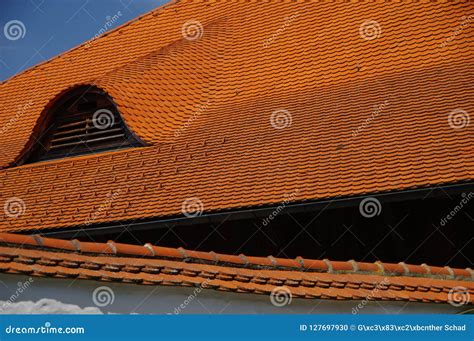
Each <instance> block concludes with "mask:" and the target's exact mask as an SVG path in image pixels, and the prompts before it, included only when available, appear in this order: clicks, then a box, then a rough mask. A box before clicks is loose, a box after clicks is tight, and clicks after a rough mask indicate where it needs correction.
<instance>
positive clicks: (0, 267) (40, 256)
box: [0, 233, 474, 304]
mask: <svg viewBox="0 0 474 341" xmlns="http://www.w3.org/2000/svg"><path fill="white" fill-rule="evenodd" d="M0 272H4V273H11V274H18V273H19V274H27V275H31V276H42V277H57V278H77V279H89V280H99V281H114V282H122V283H135V284H148V285H176V286H199V285H204V286H205V287H206V288H210V289H216V290H222V291H233V292H245V293H255V294H269V293H271V292H272V290H274V289H275V288H276V287H280V286H286V287H288V289H289V290H290V291H291V294H292V295H293V297H299V298H323V299H346V300H347V299H354V300H357V299H365V298H367V297H368V296H369V297H372V298H373V299H375V300H396V301H420V302H432V303H445V302H448V294H449V292H450V290H451V289H452V288H455V287H463V288H466V290H468V292H469V295H470V297H474V271H473V270H471V269H453V268H450V267H444V268H441V267H432V266H428V265H421V266H417V265H409V264H404V263H399V264H387V263H381V262H377V263H360V262H354V261H349V262H333V261H329V260H311V259H303V258H297V259H282V258H274V257H271V256H270V257H267V258H263V257H249V256H245V255H238V256H237V255H223V254H217V253H214V252H209V253H208V252H197V251H190V250H185V249H182V248H179V249H173V248H166V247H160V246H153V245H150V244H146V245H144V246H137V245H126V244H118V243H114V242H112V241H111V242H108V243H103V244H98V243H89V242H79V241H77V240H58V239H51V238H42V237H40V236H23V235H15V234H7V233H0ZM375 288H377V290H374V289H375ZM471 303H472V301H470V302H469V303H468V304H471Z"/></svg>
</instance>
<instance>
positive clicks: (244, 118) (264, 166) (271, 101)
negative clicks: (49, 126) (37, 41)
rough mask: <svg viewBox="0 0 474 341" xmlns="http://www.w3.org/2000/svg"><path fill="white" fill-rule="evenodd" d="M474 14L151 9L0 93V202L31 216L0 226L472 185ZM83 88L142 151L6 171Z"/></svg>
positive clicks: (318, 8)
mask: <svg viewBox="0 0 474 341" xmlns="http://www.w3.org/2000/svg"><path fill="white" fill-rule="evenodd" d="M472 10H473V5H472V2H463V1H460V2H442V1H439V2H428V1H422V2H419V3H400V2H389V3H387V2H370V3H369V2H362V1H358V2H346V1H336V2H332V1H272V2H271V3H270V2H257V1H243V0H242V1H179V2H175V3H172V4H170V5H167V6H164V7H162V8H159V9H157V10H155V11H153V12H151V13H149V14H147V15H145V16H143V17H141V18H139V19H138V20H135V21H133V22H131V23H128V24H125V25H123V26H122V27H121V28H119V29H117V30H114V31H112V32H110V33H108V34H106V35H104V36H103V37H101V38H99V39H96V40H93V41H91V42H89V43H87V44H84V45H82V46H79V47H78V48H75V49H73V50H71V51H69V52H67V53H64V54H62V55H60V56H58V57H56V58H54V59H52V60H50V61H48V62H45V63H43V64H41V65H39V66H37V67H34V68H32V69H30V70H27V71H25V72H23V73H21V74H19V75H17V76H15V77H13V78H12V79H10V80H8V81H6V82H4V83H2V84H0V127H3V128H2V134H0V147H1V148H0V167H3V168H4V169H3V170H1V171H0V188H1V191H0V202H5V201H6V200H8V199H10V198H19V199H21V200H22V202H23V203H24V207H25V209H24V212H23V214H22V215H21V216H19V217H14V218H12V217H10V216H7V215H5V216H2V217H1V219H0V230H4V231H5V230H10V231H13V230H24V229H29V228H31V227H32V226H42V228H58V227H67V226H72V225H84V224H85V222H86V221H89V220H90V218H91V215H92V214H93V212H96V211H97V210H98V209H99V208H100V207H101V205H103V204H104V202H107V201H108V198H109V197H110V196H111V195H112V193H118V194H117V195H114V197H113V198H114V199H113V201H112V202H111V203H110V207H108V209H107V210H105V211H106V212H103V214H99V215H96V216H95V217H94V222H95V223H101V222H110V221H117V220H127V219H136V218H149V217H163V216H169V215H180V214H181V209H182V203H183V201H185V200H186V199H188V198H198V199H199V201H200V202H201V203H202V205H203V207H204V210H205V211H212V210H219V209H231V208H239V207H248V206H254V205H269V204H272V203H277V202H281V201H282V200H283V199H284V198H285V195H287V194H288V193H290V192H294V193H297V194H296V196H295V197H294V200H295V201H302V200H315V199H321V198H328V197H334V196H351V195H360V194H364V193H374V192H383V191H391V190H403V189H408V188H418V187H425V186H430V185H438V184H447V183H458V182H467V181H471V180H472V179H473V178H474V158H473V155H474V140H473V139H472V136H473V130H474V124H472V123H471V124H465V123H466V121H467V120H468V119H469V116H468V114H469V113H473V112H474V100H473V98H474V96H473V91H472V78H473V75H474V70H473V60H472V55H473V51H474V46H473V45H474V41H473V40H472V35H473V30H474V28H473V27H474V26H473V25H466V24H465V20H467V19H466V18H468V16H469V15H470V14H471V13H472V12H473V11H472ZM463 23H464V24H463ZM190 26H191V27H190ZM367 26H368V28H367ZM183 27H184V28H185V30H183ZM186 28H188V29H189V28H190V31H189V32H191V33H192V34H193V35H192V36H189V35H186V34H183V32H184V33H186V32H188V31H187V30H186ZM193 28H194V29H195V31H192V29H193ZM364 28H367V29H364ZM196 30H197V31H196ZM189 32H188V34H191V33H189ZM196 34H197V37H198V38H199V39H193V38H195V37H196ZM81 84H90V85H95V86H97V87H99V88H101V89H104V90H105V91H106V92H108V93H109V94H110V96H111V97H112V98H113V99H114V101H115V102H116V104H117V105H118V108H119V110H120V112H121V114H122V116H123V118H124V120H125V122H126V123H127V125H128V126H129V128H130V129H131V131H132V132H133V133H134V134H135V135H136V136H138V137H139V138H140V139H141V140H142V141H144V142H145V143H146V144H147V146H146V147H144V148H137V149H130V150H122V151H118V152H108V153H102V154H98V155H89V156H83V157H74V158H68V159H64V160H56V161H51V162H45V163H39V164H30V165H23V166H19V167H15V165H16V164H17V162H19V161H20V159H21V157H22V155H23V154H24V152H25V151H26V150H28V149H29V148H30V147H31V146H32V145H33V144H34V143H35V139H36V138H37V137H38V136H39V135H38V134H40V131H38V127H39V126H40V123H41V122H42V120H44V117H45V111H44V109H45V108H47V107H48V105H50V104H51V103H52V101H54V99H56V98H58V96H59V95H60V94H63V93H64V92H65V91H67V90H68V89H71V88H73V87H75V86H78V85H81ZM452 113H454V114H455V116H456V117H459V115H461V116H460V117H461V123H459V122H458V121H453V120H451V121H450V120H449V117H451V118H453V117H454V116H453V114H452ZM450 114H451V116H450ZM272 118H273V120H272ZM453 122H454V123H455V124H453ZM463 122H464V123H463ZM272 123H273V124H272ZM450 123H451V124H450ZM453 125H454V128H453ZM460 125H461V127H460ZM35 127H36V128H35Z"/></svg>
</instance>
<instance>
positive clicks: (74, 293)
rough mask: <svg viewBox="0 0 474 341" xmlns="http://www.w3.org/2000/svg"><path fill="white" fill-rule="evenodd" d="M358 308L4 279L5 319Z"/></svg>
mask: <svg viewBox="0 0 474 341" xmlns="http://www.w3.org/2000/svg"><path fill="white" fill-rule="evenodd" d="M30 278H31V279H30ZM26 281H30V282H31V284H30V285H29V286H28V287H27V288H25V290H22V292H21V293H20V294H19V293H18V288H19V287H20V286H21V283H25V282H26ZM104 287H106V288H108V289H104ZM98 288H100V289H98ZM102 289H103V290H102ZM94 291H96V295H94ZM100 293H102V294H100ZM94 296H95V300H94ZM8 300H11V302H8ZM358 304H361V301H336V300H308V299H296V298H293V299H292V300H291V303H290V304H289V305H285V306H283V307H280V308H279V307H275V306H274V305H272V303H271V302H270V299H269V296H267V295H254V294H242V293H232V292H221V291H216V290H212V289H203V290H196V288H190V287H167V286H149V285H134V284H122V283H112V282H96V281H88V280H71V279H56V278H42V277H29V276H23V275H11V274H0V313H4V314H5V313H6V314H17V313H27V314H29V313H38V314H44V313H46V314H64V313H74V314H86V313H89V314H90V313H119V314H130V313H138V314H167V313H169V314H176V313H180V314H262V313H267V314H279V313H280V314H281V313H289V314H334V313H336V314H351V313H352V312H353V309H354V308H355V307H356V306H357V305H358ZM98 305H99V306H98ZM466 309H467V308H466V307H459V308H456V307H453V306H451V305H449V304H427V303H413V302H385V301H378V302H377V301H369V302H368V303H367V304H366V305H364V306H363V307H362V309H360V310H359V313H360V314H374V313H387V314H397V313H411V314H413V313H419V314H423V313H447V314H450V313H456V312H460V311H463V310H466Z"/></svg>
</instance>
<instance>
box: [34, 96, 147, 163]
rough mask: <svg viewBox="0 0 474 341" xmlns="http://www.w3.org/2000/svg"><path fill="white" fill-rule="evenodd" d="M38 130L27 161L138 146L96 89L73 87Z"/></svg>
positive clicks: (110, 102) (107, 99)
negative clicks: (33, 146) (34, 145)
mask: <svg viewBox="0 0 474 341" xmlns="http://www.w3.org/2000/svg"><path fill="white" fill-rule="evenodd" d="M41 133H42V137H40V138H39V139H37V140H38V141H40V142H37V144H38V146H37V147H36V149H35V151H34V152H33V153H32V155H31V158H30V160H29V162H35V161H42V160H49V159H55V158H63V157H67V156H73V155H80V154H88V153H96V152H100V151H105V150H111V149H119V148H126V147H133V146H138V145H140V144H139V143H138V141H137V140H136V139H135V138H134V137H133V136H132V134H131V133H130V131H129V130H128V129H127V127H126V125H125V123H124V122H123V121H122V118H121V116H120V114H119V113H118V110H117V108H116V106H115V105H114V104H113V102H112V101H111V99H110V98H109V97H108V96H107V95H106V94H105V93H104V92H102V91H100V90H99V89H94V90H91V89H84V88H81V89H76V90H75V91H74V92H73V93H70V94H68V95H66V98H64V99H63V100H62V101H61V100H60V101H58V104H57V105H56V106H55V108H53V110H52V111H51V117H50V119H49V120H48V123H47V124H46V126H45V127H44V129H42V132H41Z"/></svg>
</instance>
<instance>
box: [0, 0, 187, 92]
mask: <svg viewBox="0 0 474 341" xmlns="http://www.w3.org/2000/svg"><path fill="white" fill-rule="evenodd" d="M180 2H182V0H170V1H169V2H167V3H165V4H163V5H161V6H158V7H156V8H154V9H152V10H151V11H148V12H145V13H143V14H142V15H139V16H138V17H136V18H134V19H132V20H129V21H127V22H125V23H123V24H122V25H119V26H117V27H115V28H113V29H111V30H110V31H107V32H105V33H103V34H102V35H100V36H99V37H97V38H95V37H91V38H90V39H88V40H86V41H83V42H82V43H80V44H79V45H76V46H74V47H72V48H70V49H69V50H66V51H63V52H61V53H59V54H57V55H55V56H54V57H51V58H49V59H47V60H45V61H43V62H40V63H38V64H35V65H33V66H31V67H29V68H27V69H25V70H23V71H21V72H19V73H16V74H14V75H12V76H10V77H8V78H7V79H5V80H3V81H0V86H2V85H4V84H5V83H7V82H9V81H11V80H13V79H14V78H16V77H19V76H21V75H23V74H26V73H29V72H32V71H34V70H36V69H37V68H39V67H41V66H43V65H47V64H49V63H51V62H52V61H53V60H56V59H58V58H61V57H63V56H64V55H66V54H69V53H71V52H73V51H76V50H78V49H80V48H81V47H83V46H86V45H87V44H90V43H91V42H92V41H98V40H103V39H104V38H106V37H107V36H109V35H110V34H112V33H114V32H117V31H119V30H121V29H123V28H125V27H127V26H129V25H131V24H134V23H136V22H138V21H139V20H142V19H144V18H146V17H148V16H155V15H156V14H157V13H156V12H159V11H163V10H165V9H168V7H171V6H174V5H177V4H179V3H180Z"/></svg>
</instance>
